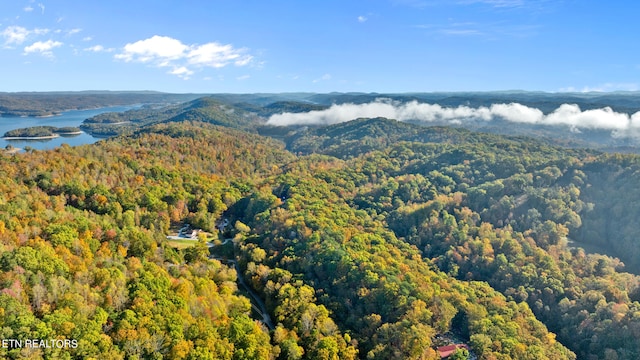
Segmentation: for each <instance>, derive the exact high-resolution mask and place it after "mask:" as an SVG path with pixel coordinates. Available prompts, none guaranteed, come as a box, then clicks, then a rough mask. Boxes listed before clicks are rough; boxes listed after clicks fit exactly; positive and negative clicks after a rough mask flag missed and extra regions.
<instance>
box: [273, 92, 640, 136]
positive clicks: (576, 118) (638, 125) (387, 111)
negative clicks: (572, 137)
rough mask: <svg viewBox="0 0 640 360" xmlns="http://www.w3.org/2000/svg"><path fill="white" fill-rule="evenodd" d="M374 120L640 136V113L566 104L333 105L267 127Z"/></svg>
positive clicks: (290, 115)
mask: <svg viewBox="0 0 640 360" xmlns="http://www.w3.org/2000/svg"><path fill="white" fill-rule="evenodd" d="M371 117H386V118H389V119H396V120H399V121H409V120H413V121H422V122H438V123H442V122H445V123H451V124H463V123H464V122H471V121H476V122H477V121H492V120H497V119H500V120H506V121H510V122H514V123H522V124H534V125H536V124H537V125H565V126H569V127H571V128H572V129H574V130H577V131H579V130H580V129H601V130H611V131H612V135H613V136H619V137H623V136H629V135H631V134H640V112H637V113H635V114H633V115H628V114H624V113H618V112H615V111H613V110H612V109H611V108H609V107H606V108H602V109H594V110H585V111H582V110H581V109H580V107H579V106H578V105H572V104H563V105H561V106H560V107H558V108H557V109H556V110H555V111H553V112H552V113H550V114H547V115H545V114H544V113H543V112H542V111H540V110H539V109H536V108H532V107H528V106H525V105H522V104H518V103H511V104H493V105H491V106H489V107H485V106H482V107H479V108H472V107H468V106H458V107H442V106H440V105H438V104H426V103H419V102H417V101H411V102H407V103H399V102H393V101H389V100H385V99H380V100H376V101H374V102H371V103H367V104H341V105H332V106H331V107H330V108H328V109H326V110H316V111H310V112H306V113H283V114H276V115H272V116H271V117H270V118H269V120H268V121H267V124H269V125H274V126H287V125H332V124H338V123H342V122H345V121H349V120H353V119H357V118H371Z"/></svg>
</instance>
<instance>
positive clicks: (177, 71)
mask: <svg viewBox="0 0 640 360" xmlns="http://www.w3.org/2000/svg"><path fill="white" fill-rule="evenodd" d="M169 74H172V75H176V76H178V77H181V78H183V79H185V80H188V79H189V78H190V77H191V75H193V71H191V70H189V69H187V68H186V67H185V66H181V67H178V68H174V69H173V70H171V71H169Z"/></svg>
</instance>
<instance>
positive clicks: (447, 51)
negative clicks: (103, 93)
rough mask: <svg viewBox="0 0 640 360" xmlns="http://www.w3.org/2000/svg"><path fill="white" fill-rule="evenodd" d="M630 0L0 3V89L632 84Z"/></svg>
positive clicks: (638, 79) (636, 68)
mask: <svg viewBox="0 0 640 360" xmlns="http://www.w3.org/2000/svg"><path fill="white" fill-rule="evenodd" d="M638 10H640V5H638V4H637V3H636V2H632V1H616V0H612V1H609V2H604V1H591V0H557V1H551V0H448V1H445V0H347V1H345V0H342V1H334V0H325V1H303V0H299V1H291V0H272V1H264V0H251V1H248V0H207V1H196V0H183V1H171V0H169V1H157V0H155V1H148V0H130V1H121V0H111V1H71V0H56V1H47V0H43V1H39V0H34V1H31V0H0V14H1V15H0V64H2V67H1V68H0V69H1V70H0V74H1V77H2V81H1V82H0V84H1V85H0V91H53V90H158V91H167V92H197V93H220V92H233V93H252V92H294V91H311V92H331V91H364V92H416V91H490V90H512V89H520V90H541V91H615V90H639V89H640V56H639V55H640V54H639V52H640V48H639V47H638V46H637V34H638V31H637V30H636V29H635V26H634V24H635V23H636V17H637V13H638Z"/></svg>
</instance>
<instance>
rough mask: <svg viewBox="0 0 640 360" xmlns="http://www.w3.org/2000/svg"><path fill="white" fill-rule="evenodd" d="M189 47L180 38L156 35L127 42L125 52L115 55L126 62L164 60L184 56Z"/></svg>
mask: <svg viewBox="0 0 640 360" xmlns="http://www.w3.org/2000/svg"><path fill="white" fill-rule="evenodd" d="M188 49H189V47H188V46H187V45H184V44H183V43H181V42H180V41H179V40H176V39H172V38H170V37H166V36H158V35H155V36H153V37H151V38H149V39H145V40H140V41H136V42H134V43H130V44H126V45H125V46H124V52H122V53H120V54H117V55H116V56H115V57H116V59H120V60H124V61H126V62H130V61H137V62H143V63H146V62H152V61H161V62H162V61H167V60H175V59H179V58H182V57H184V56H185V54H186V52H187V50H188Z"/></svg>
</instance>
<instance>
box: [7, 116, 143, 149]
mask: <svg viewBox="0 0 640 360" xmlns="http://www.w3.org/2000/svg"><path fill="white" fill-rule="evenodd" d="M140 106H142V105H129V106H110V107H104V108H99V109H90V110H69V111H65V112H63V113H62V114H61V115H58V116H50V117H40V118H38V117H0V136H2V135H4V133H6V132H7V131H9V130H14V129H20V128H26V127H31V126H55V127H64V126H76V127H77V126H80V124H82V122H83V121H84V120H85V119H88V118H90V117H92V116H96V115H98V114H102V113H105V112H123V111H127V110H130V109H135V108H139V107H140ZM100 139H101V138H99V137H93V136H91V135H89V134H87V133H84V132H83V133H82V134H80V135H73V136H60V137H58V138H55V139H46V140H5V139H3V138H0V148H5V147H6V146H7V145H11V146H13V147H16V148H21V149H24V147H25V146H30V147H32V148H34V149H38V150H47V149H53V148H56V147H58V146H60V145H62V144H68V145H71V146H76V145H82V144H93V143H94V142H96V141H98V140H100Z"/></svg>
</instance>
